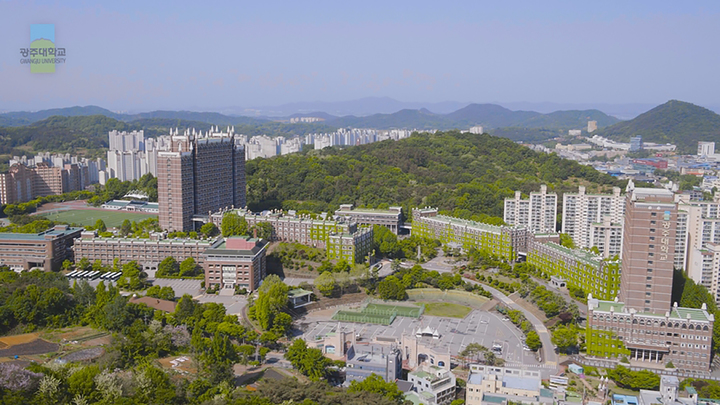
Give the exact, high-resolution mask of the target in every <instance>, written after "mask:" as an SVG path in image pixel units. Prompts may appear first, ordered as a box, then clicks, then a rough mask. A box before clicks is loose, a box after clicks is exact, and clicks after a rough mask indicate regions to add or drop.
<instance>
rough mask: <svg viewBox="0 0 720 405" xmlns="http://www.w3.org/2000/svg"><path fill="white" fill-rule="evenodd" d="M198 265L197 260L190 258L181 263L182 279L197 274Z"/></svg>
mask: <svg viewBox="0 0 720 405" xmlns="http://www.w3.org/2000/svg"><path fill="white" fill-rule="evenodd" d="M197 270H198V265H197V263H195V259H193V258H192V257H188V258H187V259H185V260H183V261H182V263H180V277H193V276H195V275H196V274H197Z"/></svg>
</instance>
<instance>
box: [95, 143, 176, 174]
mask: <svg viewBox="0 0 720 405" xmlns="http://www.w3.org/2000/svg"><path fill="white" fill-rule="evenodd" d="M175 131H176V132H177V129H176V130H175ZM108 138H109V139H108V145H109V149H108V152H107V170H106V171H104V172H102V173H100V183H101V184H105V182H106V181H107V180H108V179H111V178H116V179H118V180H120V181H131V180H137V179H139V178H140V177H142V176H144V175H145V174H147V173H151V174H152V175H153V176H157V152H158V151H159V150H167V149H169V147H170V137H169V136H161V137H158V138H156V139H152V138H148V139H145V134H144V132H143V131H132V132H125V131H123V132H118V131H110V133H109V134H108Z"/></svg>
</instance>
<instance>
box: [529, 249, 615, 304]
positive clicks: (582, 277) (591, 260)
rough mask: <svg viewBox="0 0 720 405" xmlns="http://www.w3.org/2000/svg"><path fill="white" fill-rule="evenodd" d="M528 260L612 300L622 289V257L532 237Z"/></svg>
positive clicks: (583, 288) (569, 283)
mask: <svg viewBox="0 0 720 405" xmlns="http://www.w3.org/2000/svg"><path fill="white" fill-rule="evenodd" d="M527 263H529V264H532V265H534V266H536V267H538V268H539V269H541V270H542V271H544V272H546V273H548V274H550V275H552V276H555V277H558V278H561V279H562V280H564V281H565V282H566V283H567V285H568V286H573V287H576V288H581V289H582V290H583V291H584V292H585V293H586V294H587V293H591V294H592V295H593V296H595V297H599V298H600V299H606V300H612V299H614V298H615V297H617V294H618V292H619V290H620V261H619V260H610V259H604V258H603V257H602V256H598V255H595V254H593V253H591V252H590V251H587V250H584V249H570V248H567V247H565V246H561V245H559V244H557V243H554V242H545V241H541V240H536V239H535V238H531V239H530V241H529V242H528V252H527Z"/></svg>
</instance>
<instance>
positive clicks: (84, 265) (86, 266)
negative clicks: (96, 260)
mask: <svg viewBox="0 0 720 405" xmlns="http://www.w3.org/2000/svg"><path fill="white" fill-rule="evenodd" d="M90 266H91V265H90V260H89V259H88V258H87V257H83V258H81V259H80V260H79V261H78V262H77V264H76V265H75V268H76V269H77V270H82V271H88V270H90Z"/></svg>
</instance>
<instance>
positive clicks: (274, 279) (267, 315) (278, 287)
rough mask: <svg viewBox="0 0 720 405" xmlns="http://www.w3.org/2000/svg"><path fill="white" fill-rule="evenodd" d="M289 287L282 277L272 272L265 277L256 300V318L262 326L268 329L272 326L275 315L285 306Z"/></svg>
mask: <svg viewBox="0 0 720 405" xmlns="http://www.w3.org/2000/svg"><path fill="white" fill-rule="evenodd" d="M288 291H289V288H288V286H287V285H285V283H283V282H282V280H280V277H278V276H276V275H274V274H271V275H270V276H268V277H265V280H263V284H262V285H261V286H260V288H259V289H258V298H257V300H256V301H255V305H254V306H253V308H255V311H254V312H255V318H256V319H257V321H258V323H260V327H261V328H263V329H264V330H268V329H270V328H271V327H272V323H273V320H274V318H275V315H277V314H278V313H279V312H280V311H281V310H282V309H284V308H285V306H286V305H287V301H288Z"/></svg>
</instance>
